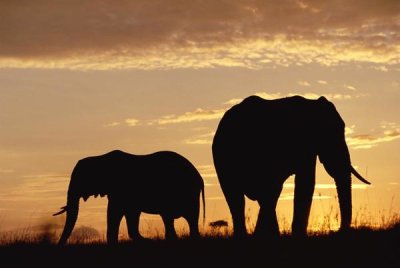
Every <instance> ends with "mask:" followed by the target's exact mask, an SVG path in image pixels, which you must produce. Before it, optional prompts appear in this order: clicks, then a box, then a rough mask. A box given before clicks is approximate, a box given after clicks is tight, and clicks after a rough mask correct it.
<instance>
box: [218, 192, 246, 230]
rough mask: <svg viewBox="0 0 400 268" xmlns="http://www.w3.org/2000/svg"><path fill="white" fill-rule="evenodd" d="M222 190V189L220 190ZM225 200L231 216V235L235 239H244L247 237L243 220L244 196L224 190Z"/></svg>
mask: <svg viewBox="0 0 400 268" xmlns="http://www.w3.org/2000/svg"><path fill="white" fill-rule="evenodd" d="M222 189H223V190H224V188H222ZM224 194H225V199H226V201H227V203H228V206H229V210H230V211H231V214H232V221H233V235H234V237H236V238H244V237H245V236H246V235H247V231H246V223H245V218H244V209H245V200H244V194H242V193H239V192H237V191H229V190H227V189H225V190H224Z"/></svg>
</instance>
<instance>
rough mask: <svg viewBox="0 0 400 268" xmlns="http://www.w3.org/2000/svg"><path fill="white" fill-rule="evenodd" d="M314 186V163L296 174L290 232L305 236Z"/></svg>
mask: <svg viewBox="0 0 400 268" xmlns="http://www.w3.org/2000/svg"><path fill="white" fill-rule="evenodd" d="M314 187H315V164H314V166H313V167H312V168H311V167H310V168H308V170H304V171H302V172H299V173H297V174H296V177H295V190H294V212H293V222H292V234H293V235H295V236H306V235H307V225H308V218H309V216H310V209H311V202H312V197H313V193H314Z"/></svg>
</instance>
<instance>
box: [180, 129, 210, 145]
mask: <svg viewBox="0 0 400 268" xmlns="http://www.w3.org/2000/svg"><path fill="white" fill-rule="evenodd" d="M214 135H215V132H210V133H206V134H202V135H197V136H195V137H193V138H189V139H186V140H185V143H186V144H192V145H193V144H194V145H209V144H212V140H213V137H214Z"/></svg>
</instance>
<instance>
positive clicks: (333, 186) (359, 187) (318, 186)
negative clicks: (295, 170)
mask: <svg viewBox="0 0 400 268" xmlns="http://www.w3.org/2000/svg"><path fill="white" fill-rule="evenodd" d="M294 187H295V184H294V183H289V182H287V183H284V184H283V188H285V189H294ZM351 187H352V189H357V190H365V189H368V188H369V187H371V186H369V185H366V184H359V183H352V185H351ZM315 189H323V190H326V189H336V184H334V183H316V184H315Z"/></svg>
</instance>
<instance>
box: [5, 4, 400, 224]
mask: <svg viewBox="0 0 400 268" xmlns="http://www.w3.org/2000/svg"><path fill="white" fill-rule="evenodd" d="M252 94H257V95H260V96H262V97H265V98H280V97H285V96H289V95H296V94H298V95H303V96H305V97H309V98H318V97H319V96H321V95H323V96H326V97H327V98H328V99H330V100H331V101H332V102H333V103H334V104H335V105H336V108H337V109H338V111H339V113H340V114H341V116H342V118H343V119H344V121H345V122H346V137H347V143H348V145H349V148H350V153H351V157H352V163H353V165H354V166H355V167H356V168H357V169H358V171H359V172H360V173H361V174H362V175H364V176H365V177H366V178H367V179H368V180H369V181H371V183H372V185H371V186H367V185H365V184H361V183H360V182H359V181H358V180H356V179H353V182H354V184H353V210H354V213H353V223H354V224H357V223H358V222H360V221H362V220H365V221H368V222H371V223H372V224H375V223H378V224H379V223H381V222H382V217H386V218H387V217H390V216H391V215H393V214H396V213H397V214H398V213H400V165H399V164H400V163H399V160H400V157H399V149H400V1H397V0H359V1H356V0H353V1H348V0H339V1H337V0H335V1H333V0H327V1H313V0H309V1H307V0H279V1H278V0H276V1H261V0H260V1H258V0H254V1H250V0H249V1H244V0H243V1H239V0H231V1H215V0H196V1H182V0H181V1H178V0H137V1H124V0H118V1H116V0H114V1H106V0H91V1H86V0H85V1H82V0H79V1H78V0H70V1H66V0H60V1H50V0H39V1H24V0H22V1H8V0H4V1H0V127H1V129H0V232H1V231H7V230H16V229H20V228H26V227H32V228H33V227H35V226H38V225H40V224H43V223H46V222H50V221H54V222H57V223H60V224H62V223H63V222H62V220H63V218H62V216H59V217H58V218H54V217H51V214H52V213H55V212H57V211H58V209H59V207H61V206H63V205H65V202H66V192H67V187H68V183H69V176H70V174H71V171H72V169H73V167H74V165H75V164H76V162H77V161H78V160H79V159H81V158H83V157H86V156H90V155H97V154H103V153H106V152H108V151H110V150H114V149H120V150H124V151H127V152H130V153H134V154H147V153H152V152H155V151H159V150H173V151H176V152H178V153H180V154H182V155H184V156H185V157H187V158H188V159H189V160H190V161H191V162H192V163H193V164H194V165H195V166H196V167H197V168H198V169H199V171H200V172H201V174H202V175H203V178H204V181H205V184H206V188H205V193H206V209H207V214H206V216H207V222H210V221H214V220H219V219H224V220H228V221H230V214H229V211H228V207H227V204H226V202H225V200H224V198H223V195H222V192H221V190H220V186H219V184H218V180H217V178H216V174H215V170H214V166H213V162H212V154H211V141H212V138H213V135H214V132H215V130H216V127H217V125H218V122H219V120H220V118H221V117H222V115H223V113H224V112H225V111H226V110H227V109H229V108H230V107H231V106H232V105H234V104H236V103H238V102H240V100H241V99H243V98H245V97H247V96H249V95H252ZM272 131H273V130H272ZM138 179H140V178H138ZM171 179H172V178H171ZM106 201H107V200H106V198H103V199H100V200H99V198H98V199H94V198H93V197H92V198H90V199H89V200H88V202H86V203H84V202H82V201H81V204H82V206H81V207H82V209H81V211H80V214H79V219H78V223H77V224H78V225H85V226H91V227H94V228H96V229H98V230H101V231H104V230H105V227H106ZM292 202H293V178H290V179H289V180H288V181H287V183H286V184H285V187H284V190H283V192H282V195H281V198H280V201H279V204H278V217H279V220H280V224H281V226H280V227H281V228H284V227H285V226H286V227H285V228H287V227H289V226H290V222H291V214H292ZM247 211H248V215H249V217H250V219H251V220H254V218H255V216H256V214H257V204H255V203H252V202H248V209H247ZM331 211H334V212H331ZM336 211H338V204H337V197H336V191H335V186H334V181H333V179H331V178H330V177H329V176H328V175H327V173H326V172H325V171H324V170H323V168H322V167H321V165H320V164H319V163H318V164H317V185H316V189H315V193H314V201H313V206H312V212H311V218H310V224H311V223H313V224H314V227H315V228H317V227H318V226H320V225H321V224H322V221H323V218H324V215H330V216H333V217H334V216H335V215H334V214H335V213H336ZM159 222H161V220H160V218H159V217H158V216H153V215H147V214H144V215H142V217H141V228H142V230H147V229H149V228H150V229H151V228H153V227H154V228H159ZM178 223H179V222H178ZM334 225H335V224H333V226H332V228H335V226H334ZM309 227H310V228H311V227H312V226H309Z"/></svg>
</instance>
